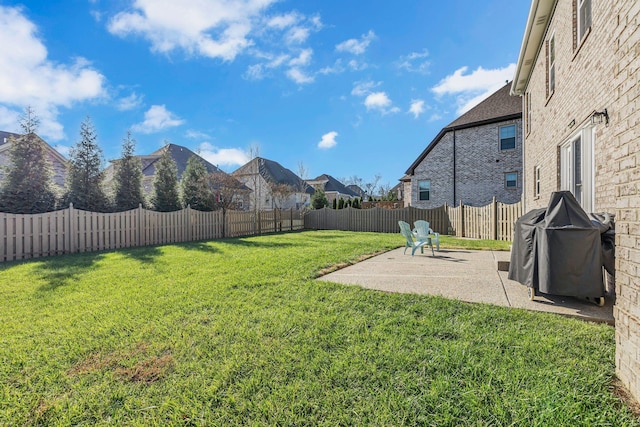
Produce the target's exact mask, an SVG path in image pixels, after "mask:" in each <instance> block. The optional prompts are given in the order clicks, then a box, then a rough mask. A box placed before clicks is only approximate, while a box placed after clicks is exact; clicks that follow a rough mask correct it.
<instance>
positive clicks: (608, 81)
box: [523, 0, 640, 399]
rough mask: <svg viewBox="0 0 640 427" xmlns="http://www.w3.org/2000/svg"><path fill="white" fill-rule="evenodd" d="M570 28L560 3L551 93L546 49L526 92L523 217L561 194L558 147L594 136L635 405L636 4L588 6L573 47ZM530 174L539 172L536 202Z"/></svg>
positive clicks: (621, 342) (598, 200)
mask: <svg viewBox="0 0 640 427" xmlns="http://www.w3.org/2000/svg"><path fill="white" fill-rule="evenodd" d="M573 22H574V15H573V3H572V1H570V0H559V1H558V3H557V6H556V9H555V12H554V14H553V17H552V20H551V22H550V24H549V26H548V31H547V34H546V36H545V40H548V39H549V37H550V36H551V34H555V41H556V88H555V91H554V93H553V94H551V95H550V96H546V83H547V72H546V61H547V59H546V55H545V48H544V44H543V48H542V49H541V51H540V53H539V55H538V58H537V59H536V62H535V66H534V69H533V72H532V74H531V78H530V81H529V84H528V86H527V90H526V92H527V93H528V94H530V96H531V107H532V121H531V123H530V127H531V130H530V133H528V134H527V135H525V146H524V147H525V149H524V165H523V167H524V173H525V192H524V197H523V199H524V202H525V211H528V210H530V209H533V208H537V207H544V206H546V204H547V202H548V200H549V195H550V193H551V192H552V191H556V190H559V189H560V167H559V164H560V155H559V152H560V149H559V147H560V146H561V145H562V144H563V143H564V142H566V141H568V140H569V139H570V138H571V137H572V135H574V134H575V133H576V131H577V130H578V129H581V128H587V129H591V130H592V131H593V135H594V148H593V157H594V165H593V174H594V193H595V197H594V210H595V211H607V212H613V213H615V214H616V304H615V306H614V316H615V320H616V356H615V362H616V373H617V375H618V377H619V378H620V380H621V381H622V382H623V384H624V385H625V386H626V387H627V388H628V389H629V391H630V392H631V393H632V395H633V396H635V398H636V399H640V298H639V292H640V281H639V280H638V274H639V273H640V195H639V194H638V193H639V191H638V190H639V189H640V168H639V167H638V165H639V163H640V111H639V109H640V101H639V99H640V82H639V77H638V75H639V74H640V30H639V28H640V2H638V1H635V0H611V1H607V2H592V27H591V30H590V32H589V33H588V35H587V36H586V38H585V39H584V41H583V42H582V43H580V42H577V43H576V42H575V41H574V33H573V30H572V28H573ZM525 106H526V104H525ZM605 108H606V109H607V110H608V112H609V116H610V124H609V126H607V125H605V124H604V123H603V124H595V125H593V124H591V120H590V117H591V115H592V113H593V112H594V111H596V110H597V111H602V110H603V109H605ZM525 117H526V110H525ZM535 166H540V168H541V172H542V173H541V180H540V181H541V182H540V184H541V194H540V196H539V197H537V198H536V196H535V194H534V191H533V183H534V181H533V171H534V168H535Z"/></svg>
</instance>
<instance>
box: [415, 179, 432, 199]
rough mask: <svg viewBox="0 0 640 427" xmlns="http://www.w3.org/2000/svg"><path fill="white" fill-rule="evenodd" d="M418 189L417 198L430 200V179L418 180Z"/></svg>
mask: <svg viewBox="0 0 640 427" xmlns="http://www.w3.org/2000/svg"><path fill="white" fill-rule="evenodd" d="M418 191H419V193H420V195H419V198H418V200H431V181H427V180H422V181H418Z"/></svg>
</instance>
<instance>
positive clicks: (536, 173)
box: [533, 165, 541, 198]
mask: <svg viewBox="0 0 640 427" xmlns="http://www.w3.org/2000/svg"><path fill="white" fill-rule="evenodd" d="M540 185H541V182H540V166H539V165H538V166H536V167H535V168H533V197H535V198H538V197H540V190H541V188H540Z"/></svg>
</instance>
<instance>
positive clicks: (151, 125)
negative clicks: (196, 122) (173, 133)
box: [131, 105, 184, 133]
mask: <svg viewBox="0 0 640 427" xmlns="http://www.w3.org/2000/svg"><path fill="white" fill-rule="evenodd" d="M183 123H184V120H182V119H180V118H178V117H177V116H176V115H175V114H173V113H172V112H171V111H169V110H167V108H166V107H165V106H164V105H152V106H151V108H149V110H148V111H147V112H146V113H144V121H143V122H141V123H137V124H135V125H133V126H132V127H131V130H133V131H135V132H141V133H155V132H159V131H161V130H163V129H168V128H171V127H176V126H180V125H181V124H183Z"/></svg>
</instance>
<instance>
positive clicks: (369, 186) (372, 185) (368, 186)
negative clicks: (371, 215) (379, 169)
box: [364, 173, 382, 198]
mask: <svg viewBox="0 0 640 427" xmlns="http://www.w3.org/2000/svg"><path fill="white" fill-rule="evenodd" d="M381 179H382V175H380V174H379V173H377V174H375V175H374V176H373V179H372V180H371V181H369V182H367V183H365V184H364V188H365V191H366V192H367V196H369V198H371V197H373V195H374V193H375V191H376V189H377V188H378V182H380V180H381Z"/></svg>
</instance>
